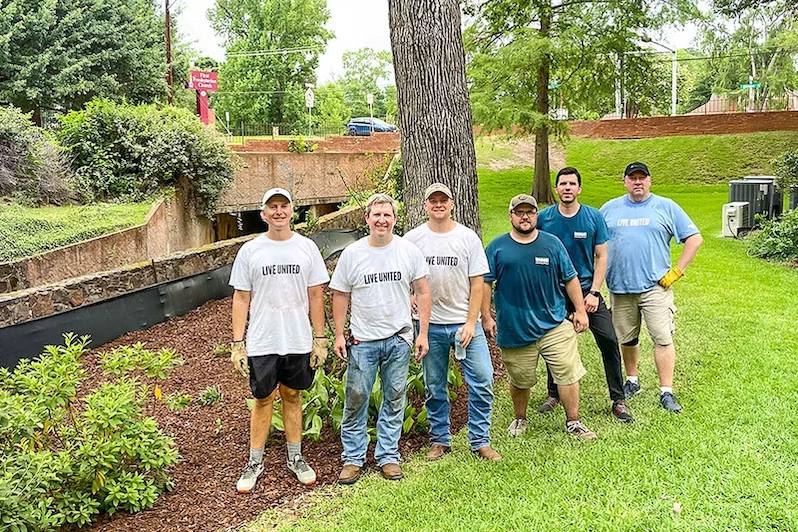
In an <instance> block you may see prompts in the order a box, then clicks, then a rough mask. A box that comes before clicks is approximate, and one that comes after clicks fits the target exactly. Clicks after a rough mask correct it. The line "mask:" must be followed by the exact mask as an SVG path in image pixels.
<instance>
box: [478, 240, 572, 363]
mask: <svg viewBox="0 0 798 532" xmlns="http://www.w3.org/2000/svg"><path fill="white" fill-rule="evenodd" d="M485 253H486V254H487V256H488V266H489V267H490V272H489V273H487V274H485V281H487V282H493V281H496V291H495V293H494V302H495V304H496V326H497V328H498V334H497V338H496V343H498V344H499V347H509V348H518V347H524V346H527V345H529V344H531V343H532V342H536V341H537V340H540V339H541V338H542V337H543V335H544V334H546V333H547V332H548V331H550V330H552V329H554V328H555V327H557V326H558V325H559V324H561V323H562V321H563V320H564V319H565V316H566V310H565V297H566V296H565V289H564V288H563V286H562V285H563V284H564V283H565V282H566V281H570V280H571V279H573V278H574V277H576V270H575V269H574V265H573V264H572V263H571V259H570V257H568V252H567V251H566V250H565V246H563V244H562V242H560V240H559V239H558V238H557V237H556V236H554V235H550V234H548V233H543V232H538V237H537V238H536V239H535V240H534V241H533V242H530V243H529V244H519V243H518V242H516V241H515V240H513V239H512V238H511V237H510V235H509V234H508V233H505V234H503V235H499V236H497V237H496V238H494V239H493V240H491V242H490V244H488V249H487V250H485Z"/></svg>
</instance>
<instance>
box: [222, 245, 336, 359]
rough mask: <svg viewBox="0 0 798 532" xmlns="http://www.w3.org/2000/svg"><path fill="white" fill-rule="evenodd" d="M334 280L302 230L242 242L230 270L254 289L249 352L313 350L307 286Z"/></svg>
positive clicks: (233, 278) (243, 286)
mask: <svg viewBox="0 0 798 532" xmlns="http://www.w3.org/2000/svg"><path fill="white" fill-rule="evenodd" d="M329 280H330V276H329V274H328V273H327V268H326V267H325V266H324V260H323V259H322V258H321V253H320V252H319V248H318V247H316V244H314V243H313V241H312V240H310V239H309V238H305V237H304V236H302V235H298V234H296V233H294V234H293V235H292V236H291V238H289V239H288V240H272V239H270V238H269V237H267V236H266V235H265V234H264V235H261V236H259V237H257V238H254V239H252V240H250V241H249V242H247V243H246V244H244V245H243V246H241V249H240V250H238V254H237V255H236V260H235V261H234V262H233V269H232V271H231V272H230V286H232V287H233V288H235V289H236V290H244V291H247V292H251V293H252V294H251V297H252V299H251V300H250V303H249V325H248V327H247V354H248V355H249V356H251V357H252V356H261V355H271V354H278V355H287V354H298V353H310V350H311V348H312V347H313V330H312V329H311V326H310V319H309V317H308V313H309V311H310V302H309V300H308V287H310V286H317V285H320V284H324V283H326V282H328V281H329Z"/></svg>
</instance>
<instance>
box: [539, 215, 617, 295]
mask: <svg viewBox="0 0 798 532" xmlns="http://www.w3.org/2000/svg"><path fill="white" fill-rule="evenodd" d="M538 229H540V230H541V231H546V232H547V233H551V234H553V235H554V236H556V237H557V238H559V239H560V241H561V242H562V243H563V244H565V249H567V250H568V255H570V257H571V261H572V262H573V263H574V268H576V273H577V275H578V276H579V284H580V285H581V286H582V289H588V288H590V286H591V285H592V284H593V272H594V262H595V261H594V255H595V248H596V246H598V245H600V244H603V243H605V242H607V241H608V240H609V239H610V232H609V231H608V230H607V224H606V223H604V218H602V216H601V213H600V212H599V211H598V209H594V208H593V207H588V206H587V205H580V206H579V210H578V211H576V214H575V215H573V216H571V217H570V218H568V217H566V216H563V215H562V213H561V212H560V209H559V208H558V207H557V205H552V206H551V207H546V208H545V209H543V210H542V211H540V214H538Z"/></svg>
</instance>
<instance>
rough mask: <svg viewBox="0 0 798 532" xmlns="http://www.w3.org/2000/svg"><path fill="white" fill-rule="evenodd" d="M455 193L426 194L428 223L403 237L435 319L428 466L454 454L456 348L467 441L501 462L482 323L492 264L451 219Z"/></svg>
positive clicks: (440, 187) (427, 380)
mask: <svg viewBox="0 0 798 532" xmlns="http://www.w3.org/2000/svg"><path fill="white" fill-rule="evenodd" d="M453 208H454V199H453V197H452V191H451V190H450V189H449V187H447V186H446V185H444V184H442V183H434V184H432V185H430V186H429V187H427V190H426V191H425V192H424V210H425V211H426V212H427V215H428V216H429V221H428V222H427V223H425V224H422V225H420V226H418V227H416V228H415V229H413V230H412V231H410V232H409V233H407V234H406V235H405V240H408V241H410V242H412V243H414V244H415V245H416V246H418V248H419V249H420V250H421V252H422V253H423V254H424V257H425V258H426V259H427V264H428V265H429V270H430V276H429V290H430V295H431V297H432V313H431V317H430V325H429V331H428V334H427V336H428V338H429V352H428V353H427V356H425V357H424V358H423V359H422V360H421V364H422V367H423V369H424V389H425V391H426V396H427V397H426V399H427V400H426V406H427V421H429V424H430V427H429V433H430V443H431V446H430V450H429V452H428V453H427V459H428V460H438V459H440V458H442V457H443V455H444V454H446V453H448V452H449V451H450V450H451V437H452V435H451V433H450V432H449V394H448V390H447V385H448V376H449V353H450V351H451V349H452V348H453V347H454V348H455V358H456V359H458V360H459V361H460V367H461V368H462V370H463V376H464V378H465V382H466V384H467V385H468V441H469V443H470V446H471V450H472V451H473V452H474V453H475V454H476V455H477V456H480V457H482V458H485V459H487V460H494V461H498V460H501V456H500V455H499V453H497V452H496V451H495V450H494V449H493V448H492V447H491V446H490V435H489V434H488V430H489V429H490V415H491V410H492V407H493V364H492V363H491V360H490V352H489V351H488V343H487V340H486V339H485V333H484V332H483V330H482V325H481V324H480V323H479V308H480V305H481V304H482V289H483V287H482V285H483V284H484V283H483V275H485V274H486V273H488V261H487V259H486V257H485V251H484V250H483V249H482V241H481V240H480V238H479V236H477V234H476V233H475V232H474V231H472V230H471V229H469V228H468V227H465V226H464V225H461V224H459V223H457V222H455V221H454V220H453V219H452V209H453Z"/></svg>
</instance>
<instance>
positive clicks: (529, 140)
mask: <svg viewBox="0 0 798 532" xmlns="http://www.w3.org/2000/svg"><path fill="white" fill-rule="evenodd" d="M493 142H495V144H496V145H497V146H510V147H511V148H512V156H511V157H509V158H503V159H495V160H492V161H490V162H489V163H488V165H487V166H488V168H489V169H491V170H495V171H501V170H509V169H510V168H523V167H526V166H535V138H534V137H519V138H513V139H507V140H501V139H494V140H493ZM549 166H550V167H551V168H552V169H556V170H559V169H560V168H562V167H564V166H565V150H564V149H563V147H562V144H560V143H559V142H557V141H554V140H552V141H550V143H549Z"/></svg>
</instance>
